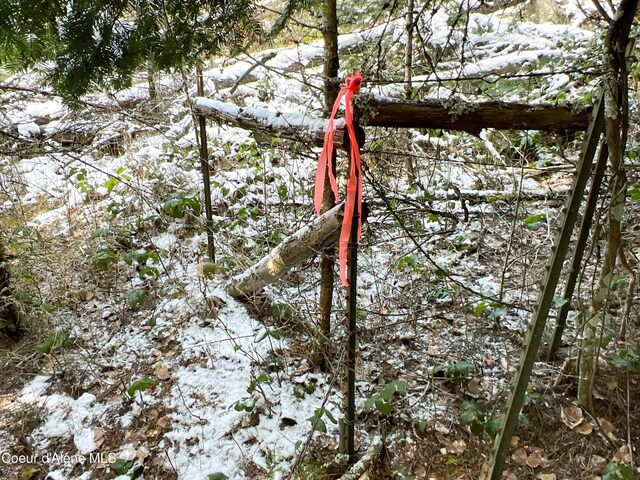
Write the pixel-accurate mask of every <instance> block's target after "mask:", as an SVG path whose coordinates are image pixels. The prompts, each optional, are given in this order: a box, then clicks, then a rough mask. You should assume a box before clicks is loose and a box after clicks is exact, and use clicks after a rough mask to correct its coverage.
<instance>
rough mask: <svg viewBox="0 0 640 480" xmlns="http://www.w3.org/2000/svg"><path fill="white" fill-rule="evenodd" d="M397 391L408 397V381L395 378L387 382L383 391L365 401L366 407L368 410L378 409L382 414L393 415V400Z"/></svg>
mask: <svg viewBox="0 0 640 480" xmlns="http://www.w3.org/2000/svg"><path fill="white" fill-rule="evenodd" d="M396 393H397V394H398V395H400V396H401V397H406V396H407V382H405V381H404V380H394V381H393V382H390V383H387V384H386V385H385V386H384V388H383V389H382V391H381V392H379V393H376V394H374V395H372V396H371V397H369V398H368V399H367V400H366V402H364V409H365V410H366V411H371V410H373V409H376V410H377V411H378V412H380V413H381V414H382V415H387V416H388V415H391V411H392V401H393V397H394V395H395V394H396Z"/></svg>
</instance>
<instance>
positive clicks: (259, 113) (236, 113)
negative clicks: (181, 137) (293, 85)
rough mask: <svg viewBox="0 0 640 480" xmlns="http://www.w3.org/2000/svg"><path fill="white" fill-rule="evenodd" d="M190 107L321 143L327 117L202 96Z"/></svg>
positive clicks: (221, 119)
mask: <svg viewBox="0 0 640 480" xmlns="http://www.w3.org/2000/svg"><path fill="white" fill-rule="evenodd" d="M193 110H194V112H195V113H196V114H198V115H204V116H205V117H208V118H211V119H213V120H215V121H217V122H220V123H227V124H229V125H233V126H236V127H241V128H244V129H246V130H251V131H253V132H259V133H263V134H266V135H268V136H270V137H281V138H289V139H293V140H298V141H300V142H311V143H312V144H313V145H316V146H322V144H323V142H324V127H325V125H326V123H327V121H326V120H322V119H320V118H316V117H312V116H311V115H308V114H305V113H304V112H305V109H304V108H303V107H300V110H301V111H302V112H303V113H299V112H273V111H271V110H268V109H266V108H260V107H238V106H237V105H232V104H230V103H225V102H220V101H218V100H212V99H209V98H204V97H196V98H195V99H194V101H193Z"/></svg>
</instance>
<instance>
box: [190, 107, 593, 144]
mask: <svg viewBox="0 0 640 480" xmlns="http://www.w3.org/2000/svg"><path fill="white" fill-rule="evenodd" d="M356 106H357V107H358V110H359V113H360V116H361V119H362V121H363V123H364V122H366V123H365V124H366V125H369V126H377V127H393V128H441V129H449V130H460V131H466V132H470V133H474V134H478V133H480V131H481V130H482V129H483V128H495V129H498V130H544V131H576V130H586V128H587V125H588V124H589V118H590V115H591V108H590V107H588V108H582V109H577V110H576V109H575V108H573V107H572V106H570V105H567V106H562V107H561V106H556V105H549V104H540V105H526V104H521V103H506V102H480V103H471V102H462V101H459V102H456V103H455V104H451V105H445V104H444V103H443V102H416V101H409V100H396V99H392V98H386V97H371V98H368V99H367V100H366V101H365V102H364V103H359V104H358V105H356ZM193 108H194V110H195V113H197V114H201V115H204V116H206V117H209V118H212V119H213V120H216V121H218V122H221V123H228V124H231V125H235V126H238V127H242V128H246V129H248V130H253V131H256V132H259V133H263V134H266V135H269V136H275V137H281V138H288V139H293V140H298V141H301V142H305V143H311V144H312V145H315V146H322V144H323V142H324V127H325V122H324V121H323V120H321V119H318V118H314V117H311V116H310V115H301V114H278V115H276V114H275V113H273V112H271V111H270V110H267V109H264V108H255V107H251V108H250V107H238V106H236V105H231V104H228V103H223V102H219V101H216V100H209V99H206V98H202V97H198V98H196V99H195V100H194V102H193ZM363 112H366V115H365V114H364V113H363ZM456 112H457V113H456Z"/></svg>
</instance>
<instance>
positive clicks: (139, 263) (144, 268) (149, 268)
mask: <svg viewBox="0 0 640 480" xmlns="http://www.w3.org/2000/svg"><path fill="white" fill-rule="evenodd" d="M149 260H151V261H152V262H153V263H159V262H160V255H159V254H158V252H157V251H144V252H134V251H131V252H127V253H126V254H125V255H124V261H125V263H126V264H127V265H130V266H134V265H135V267H136V269H137V270H138V275H139V276H140V278H145V277H150V278H157V277H158V275H160V272H159V271H158V269H157V268H156V267H154V266H153V265H148V262H149ZM132 308H133V307H132Z"/></svg>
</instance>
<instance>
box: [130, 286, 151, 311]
mask: <svg viewBox="0 0 640 480" xmlns="http://www.w3.org/2000/svg"><path fill="white" fill-rule="evenodd" d="M146 298H147V292H146V291H145V289H144V288H134V289H133V290H131V291H130V292H129V293H127V304H128V305H129V307H130V308H131V309H136V308H138V307H139V306H140V305H142V304H143V303H144V301H145V299H146Z"/></svg>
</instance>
